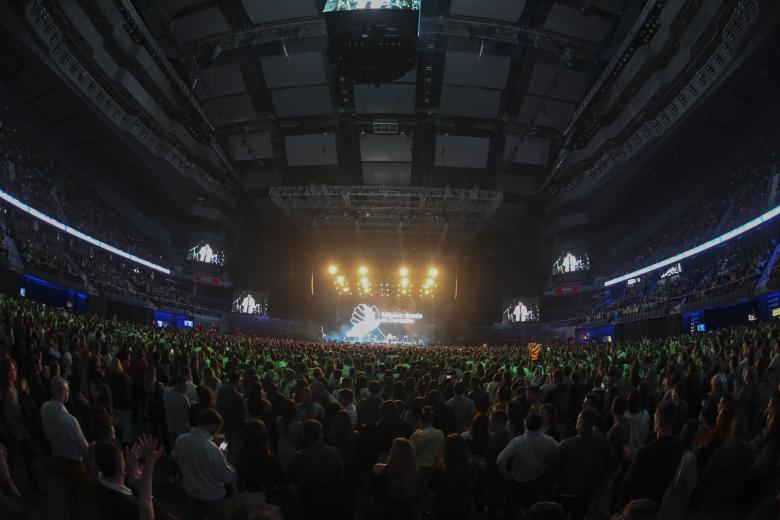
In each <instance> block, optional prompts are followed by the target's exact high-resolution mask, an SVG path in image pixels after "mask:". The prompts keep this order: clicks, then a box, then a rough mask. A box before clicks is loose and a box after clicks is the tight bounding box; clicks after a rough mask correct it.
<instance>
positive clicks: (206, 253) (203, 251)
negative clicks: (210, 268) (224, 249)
mask: <svg viewBox="0 0 780 520" xmlns="http://www.w3.org/2000/svg"><path fill="white" fill-rule="evenodd" d="M213 257H214V251H213V250H212V249H211V246H210V245H208V244H204V245H203V246H201V248H200V249H199V250H198V260H199V261H201V262H211V260H212V258H213Z"/></svg>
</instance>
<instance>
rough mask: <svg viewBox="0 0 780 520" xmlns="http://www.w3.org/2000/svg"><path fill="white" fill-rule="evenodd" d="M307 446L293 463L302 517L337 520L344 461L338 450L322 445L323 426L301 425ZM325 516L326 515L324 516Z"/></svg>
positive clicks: (308, 422)
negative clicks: (333, 519)
mask: <svg viewBox="0 0 780 520" xmlns="http://www.w3.org/2000/svg"><path fill="white" fill-rule="evenodd" d="M303 437H304V441H305V442H306V445H305V446H304V447H303V449H302V450H301V451H299V452H298V453H297V454H296V455H295V458H294V459H293V463H292V471H291V473H292V478H293V481H294V482H295V483H296V484H298V496H299V504H300V507H301V518H340V515H339V514H338V512H339V510H340V507H341V506H340V504H341V485H342V482H343V480H344V462H343V460H342V459H341V454H340V453H339V450H337V449H336V448H334V447H333V446H328V445H327V444H325V443H324V442H322V424H320V422H319V421H316V420H314V419H309V420H308V421H306V422H304V423H303ZM323 515H325V516H323Z"/></svg>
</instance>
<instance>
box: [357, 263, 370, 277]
mask: <svg viewBox="0 0 780 520" xmlns="http://www.w3.org/2000/svg"><path fill="white" fill-rule="evenodd" d="M358 274H359V275H360V276H365V275H367V274H368V267H366V266H364V265H361V266H360V267H358Z"/></svg>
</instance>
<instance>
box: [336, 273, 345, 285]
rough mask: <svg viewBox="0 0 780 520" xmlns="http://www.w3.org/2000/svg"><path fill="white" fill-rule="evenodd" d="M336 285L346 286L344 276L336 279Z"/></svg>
mask: <svg viewBox="0 0 780 520" xmlns="http://www.w3.org/2000/svg"><path fill="white" fill-rule="evenodd" d="M336 283H337V284H339V285H344V276H343V275H338V276H337V277H336Z"/></svg>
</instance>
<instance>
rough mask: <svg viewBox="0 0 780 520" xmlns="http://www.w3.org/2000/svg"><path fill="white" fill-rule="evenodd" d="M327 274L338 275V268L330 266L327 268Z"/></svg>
mask: <svg viewBox="0 0 780 520" xmlns="http://www.w3.org/2000/svg"><path fill="white" fill-rule="evenodd" d="M328 272H329V273H330V274H336V273H338V272H339V268H338V267H336V266H335V265H330V266H329V267H328Z"/></svg>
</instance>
